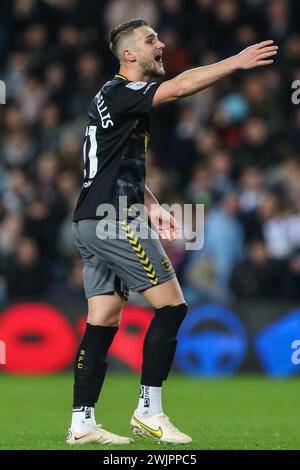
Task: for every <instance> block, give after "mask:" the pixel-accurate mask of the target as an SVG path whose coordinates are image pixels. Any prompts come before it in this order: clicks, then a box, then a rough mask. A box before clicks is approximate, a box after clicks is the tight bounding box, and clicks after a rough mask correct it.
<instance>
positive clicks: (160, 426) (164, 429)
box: [130, 411, 192, 444]
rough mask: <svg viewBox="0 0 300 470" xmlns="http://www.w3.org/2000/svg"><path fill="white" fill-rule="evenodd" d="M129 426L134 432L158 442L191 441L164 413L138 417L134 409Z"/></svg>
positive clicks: (185, 442) (180, 442)
mask: <svg viewBox="0 0 300 470" xmlns="http://www.w3.org/2000/svg"><path fill="white" fill-rule="evenodd" d="M130 427H131V430H132V432H133V433H134V434H137V435H138V436H143V437H145V436H147V437H152V438H153V439H155V440H156V441H159V442H167V443H170V444H190V443H191V442H192V438H191V437H190V436H187V435H186V434H184V433H183V432H181V431H179V429H177V428H176V427H175V426H174V424H172V423H171V421H170V419H169V418H168V416H166V415H165V414H164V413H160V414H158V415H155V416H152V417H151V418H138V417H137V415H136V411H135V412H134V414H133V416H132V418H131V421H130Z"/></svg>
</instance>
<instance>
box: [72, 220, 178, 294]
mask: <svg viewBox="0 0 300 470" xmlns="http://www.w3.org/2000/svg"><path fill="white" fill-rule="evenodd" d="M140 224H141V225H140ZM72 227H73V233H74V238H75V243H76V245H77V247H78V249H79V251H80V254H81V257H82V259H83V263H84V268H83V284H84V291H85V296H86V298H88V297H93V296H95V295H101V294H108V293H113V292H116V291H117V292H120V293H121V294H122V295H123V297H124V298H125V299H126V300H127V299H128V295H129V290H132V291H137V292H139V291H142V290H144V289H148V288H149V287H153V286H156V285H158V284H161V283H163V282H166V281H168V280H169V279H172V278H173V277H175V276H176V274H175V271H174V269H173V267H172V265H171V263H170V260H169V258H168V256H167V255H166V253H165V250H164V249H163V247H162V245H161V243H160V240H159V239H158V238H157V236H156V237H155V234H156V232H154V231H153V230H152V229H151V228H150V227H149V225H148V223H147V222H146V221H145V220H144V219H139V224H138V225H137V226H135V225H134V224H132V223H131V222H130V221H127V222H125V221H116V220H112V219H105V221H104V220H101V221H99V220H97V219H85V220H79V221H78V222H73V225H72ZM141 228H142V232H143V233H142V235H141V232H139V233H138V231H139V230H141ZM147 232H148V235H147V237H145V236H144V234H145V233H147Z"/></svg>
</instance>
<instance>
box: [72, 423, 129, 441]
mask: <svg viewBox="0 0 300 470" xmlns="http://www.w3.org/2000/svg"><path fill="white" fill-rule="evenodd" d="M131 442H133V439H131V438H130V437H122V436H118V435H117V434H113V433H111V432H109V431H106V430H105V429H103V427H102V426H101V424H97V426H91V428H90V430H89V431H87V432H84V433H76V432H74V431H73V430H72V429H69V430H68V434H67V444H72V445H73V444H92V443H97V444H130V443H131Z"/></svg>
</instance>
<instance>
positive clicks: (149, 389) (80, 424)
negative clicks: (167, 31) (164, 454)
mask: <svg viewBox="0 0 300 470" xmlns="http://www.w3.org/2000/svg"><path fill="white" fill-rule="evenodd" d="M164 47H165V45H164V44H163V43H162V42H161V41H160V40H159V38H158V36H157V33H156V32H155V31H154V30H153V29H152V28H151V26H149V24H148V23H147V22H146V21H144V20H142V19H134V20H131V21H128V22H126V23H124V24H121V25H120V26H118V27H116V28H115V29H113V30H112V31H111V32H110V49H111V51H112V52H113V54H114V55H115V56H116V57H117V58H118V60H119V63H120V69H119V72H118V73H117V74H116V75H115V76H114V77H113V78H112V79H111V80H109V81H108V82H107V83H105V84H104V85H103V86H102V88H101V89H100V91H99V92H98V94H97V95H96V96H95V97H94V99H93V100H92V103H91V105H90V108H89V112H88V125H87V128H86V132H85V140H84V145H83V154H84V181H83V187H82V191H81V193H80V196H79V199H78V202H77V206H76V208H75V212H74V217H73V233H74V238H75V243H76V245H77V247H78V249H79V251H80V254H81V256H82V259H83V264H84V270H83V282H84V289H85V296H86V298H87V301H88V317H87V323H86V329H85V333H84V336H83V338H82V341H81V344H80V346H79V349H78V352H77V355H76V358H75V367H74V376H75V379H74V394H73V413H72V421H71V426H70V429H69V431H68V435H67V442H68V443H69V444H83V443H91V442H95V443H99V444H130V443H131V442H132V438H130V437H126V436H119V435H117V434H114V433H113V423H112V429H111V430H110V431H107V430H105V429H104V428H103V427H102V426H101V425H98V424H96V420H95V413H94V407H95V404H96V403H97V401H98V399H99V395H100V393H101V389H102V385H103V382H104V378H105V374H106V368H107V363H106V357H107V353H108V351H109V348H110V345H111V344H112V341H113V339H114V337H115V335H116V333H117V331H118V327H119V324H120V318H121V313H122V309H123V306H124V303H125V302H126V300H127V298H128V292H129V291H130V290H132V291H135V292H139V293H140V294H141V295H142V296H143V297H144V299H145V300H146V301H147V302H148V303H149V304H150V305H151V306H152V308H153V310H154V317H153V319H152V321H151V323H150V326H149V329H148V331H147V333H146V336H145V340H144V345H143V362H142V372H141V382H140V395H139V400H138V403H137V407H136V409H135V410H134V411H133V414H132V418H131V421H130V427H131V430H132V432H133V433H135V434H138V435H140V436H144V437H151V438H153V439H155V440H157V441H161V442H166V443H172V444H189V443H191V442H192V439H191V437H190V436H188V435H187V434H185V433H183V432H182V431H180V430H179V429H178V428H177V427H175V425H174V424H173V423H172V421H171V420H170V419H169V417H168V416H166V415H165V414H164V412H163V406H162V396H161V394H162V385H163V382H164V381H165V380H166V379H167V377H168V374H169V371H170V368H171V365H172V362H173V358H174V354H175V350H176V337H177V333H178V330H179V328H180V325H181V323H182V321H183V320H184V318H185V316H186V314H187V310H188V306H187V304H186V302H185V299H184V296H183V294H182V291H181V288H180V285H179V283H178V281H177V278H176V274H175V272H174V269H173V267H172V265H171V263H170V261H169V259H168V257H167V255H166V253H165V251H164V249H163V247H162V245H161V243H160V240H159V236H156V237H155V236H153V231H154V232H156V234H159V235H160V236H164V237H166V238H168V239H169V240H174V239H176V238H178V237H179V236H180V228H179V226H178V224H177V222H176V220H175V219H174V217H172V215H171V214H169V213H168V212H167V211H165V210H163V209H162V207H161V206H160V205H159V203H158V201H157V200H156V199H155V197H154V195H153V194H152V193H151V191H150V189H149V188H148V187H147V186H146V185H145V153H146V149H147V144H148V140H149V119H150V114H151V111H152V110H153V109H154V108H156V107H158V106H161V105H163V104H165V103H170V102H172V101H175V100H179V99H180V98H183V97H185V96H190V95H193V94H194V93H198V92H199V91H201V90H204V89H205V88H207V87H209V86H210V85H213V84H214V83H216V82H217V81H218V80H220V79H222V78H223V77H226V76H228V75H230V74H232V73H234V72H235V71H236V70H240V69H244V70H246V69H252V68H255V67H260V66H266V65H269V64H272V62H273V59H274V56H275V55H276V54H277V50H278V47H277V46H276V45H274V42H273V41H272V40H267V41H263V42H260V43H258V44H254V45H252V46H250V47H247V48H246V49H244V50H243V51H242V52H240V53H239V54H237V55H234V56H232V57H229V58H227V59H225V60H222V61H220V62H217V63H215V64H212V65H208V66H204V67H199V68H194V69H191V70H187V71H185V72H183V73H181V74H180V75H178V76H176V77H175V78H173V79H171V80H167V81H164V82H163V81H162V79H163V77H164V75H165V71H164V65H163V51H164ZM124 198H125V200H126V204H125V207H124V205H123V207H121V208H120V200H124ZM141 204H144V206H145V212H144V214H142V215H139V217H138V218H137V219H138V224H139V228H140V227H142V228H143V229H144V232H146V233H147V236H144V237H140V235H139V233H140V232H137V227H138V226H137V225H136V224H135V223H134V222H135V220H136V219H135V217H133V215H131V214H132V208H133V207H134V206H135V205H141ZM103 207H104V208H107V207H113V208H114V209H115V217H113V216H107V217H105V216H104V212H105V211H103ZM103 220H105V225H104V224H102V223H101V222H103ZM152 227H154V228H152ZM104 232H106V233H105V234H104ZM116 234H117V236H115V235H116ZM120 394H121V391H120ZM112 406H113V403H112Z"/></svg>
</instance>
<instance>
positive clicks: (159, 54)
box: [154, 52, 162, 64]
mask: <svg viewBox="0 0 300 470" xmlns="http://www.w3.org/2000/svg"><path fill="white" fill-rule="evenodd" d="M154 59H155V62H158V63H159V64H162V53H161V52H159V53H158V54H156V55H155V56H154Z"/></svg>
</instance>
